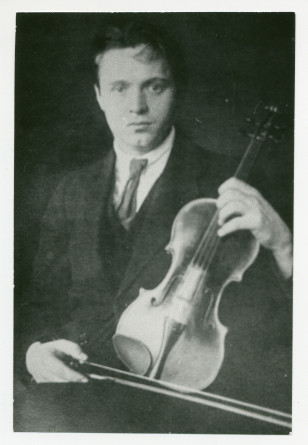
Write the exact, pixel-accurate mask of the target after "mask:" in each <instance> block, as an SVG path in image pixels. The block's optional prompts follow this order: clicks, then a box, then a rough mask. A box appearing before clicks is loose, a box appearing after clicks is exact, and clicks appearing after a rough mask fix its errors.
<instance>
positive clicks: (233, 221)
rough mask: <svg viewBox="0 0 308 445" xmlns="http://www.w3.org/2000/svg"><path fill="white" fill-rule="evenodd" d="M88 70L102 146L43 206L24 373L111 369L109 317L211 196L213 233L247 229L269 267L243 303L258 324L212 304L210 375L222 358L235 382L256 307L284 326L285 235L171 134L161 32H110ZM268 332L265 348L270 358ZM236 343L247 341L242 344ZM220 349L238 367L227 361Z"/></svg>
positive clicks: (288, 257) (174, 62)
mask: <svg viewBox="0 0 308 445" xmlns="http://www.w3.org/2000/svg"><path fill="white" fill-rule="evenodd" d="M95 64H96V67H97V81H96V83H95V86H94V88H95V94H96V98H97V102H98V105H99V107H100V108H101V110H102V111H103V112H104V114H105V118H106V120H107V123H108V125H109V128H110V130H111V132H112V134H113V137H114V145H113V148H112V150H111V151H110V152H109V154H108V155H107V156H106V157H105V158H104V159H103V160H102V161H99V162H97V163H95V164H94V165H91V166H90V167H86V168H84V169H82V170H80V171H76V172H73V173H71V174H69V175H67V176H66V177H65V178H64V179H63V181H62V182H61V183H60V184H59V186H58V187H57V189H56V191H55V193H54V195H53V197H52V199H51V201H50V203H49V205H48V208H47V210H46V213H45V216H44V218H43V222H42V231H41V239H40V247H39V251H38V254H37V257H36V261H35V266H34V287H33V296H32V299H31V301H30V304H29V305H28V308H27V311H25V314H26V315H25V316H24V319H25V320H26V324H27V323H28V321H29V320H31V324H30V329H29V326H27V328H25V331H26V333H27V342H25V343H26V346H27V348H28V349H27V353H26V366H27V369H28V372H29V373H30V374H31V375H32V377H33V379H34V380H35V381H36V382H76V381H78V382H79V381H81V382H86V381H87V378H86V377H85V376H83V375H82V374H80V373H79V372H77V371H75V370H73V369H71V368H70V367H68V366H67V365H65V364H64V363H63V361H62V360H61V354H68V355H70V356H72V357H74V358H76V359H77V360H80V361H81V362H82V361H84V360H86V359H87V357H90V358H91V360H92V361H94V360H97V361H99V362H100V363H104V364H111V365H113V366H121V363H120V361H119V360H118V358H117V357H116V355H115V353H114V350H113V347H112V343H111V337H112V335H113V333H114V332H115V328H116V324H117V321H118V320H119V317H120V316H121V313H122V312H123V310H124V309H125V308H126V307H127V306H128V305H129V303H130V302H131V301H133V300H134V299H135V298H136V297H137V296H138V291H139V288H140V287H141V286H142V287H144V288H147V289H150V288H153V287H154V286H156V285H157V284H158V283H159V282H160V281H161V280H162V279H163V277H164V275H165V274H166V272H167V270H168V266H169V264H170V259H168V257H167V255H166V254H165V251H164V247H165V246H166V245H167V243H168V239H169V238H170V232H171V227H172V222H173V220H174V218H175V216H176V214H177V212H178V211H179V210H180V209H181V208H182V207H183V205H185V204H186V203H188V202H190V201H191V200H193V199H197V198H200V197H215V198H216V197H217V191H218V199H217V208H218V211H219V225H220V229H219V231H218V235H219V236H220V237H223V236H226V235H227V234H229V233H232V232H235V231H237V230H249V231H250V232H251V233H252V234H253V235H254V236H255V238H256V239H257V241H258V242H259V243H260V244H261V246H262V247H263V248H264V252H263V253H262V254H261V255H263V256H262V258H265V257H266V263H264V264H266V266H265V268H266V269H267V271H268V268H269V267H270V268H272V269H271V271H274V272H270V277H271V279H270V280H269V281H270V282H269V283H267V282H266V283H265V284H264V287H265V288H267V292H266V296H264V297H262V298H263V299H262V300H259V301H258V300H257V297H255V298H254V299H252V300H253V302H252V303H251V300H249V302H250V303H251V304H255V305H256V307H257V306H258V305H260V306H261V305H263V304H264V306H263V308H262V311H261V312H262V316H261V318H260V317H259V315H258V312H257V311H256V308H252V307H251V308H250V307H248V306H247V307H244V309H245V310H246V309H247V312H248V313H250V309H251V311H252V312H253V314H252V315H253V316H252V319H253V320H254V322H253V323H252V324H251V319H250V318H248V319H247V326H246V325H245V323H244V325H243V324H242V325H241V323H243V320H242V319H241V317H240V316H239V319H237V318H236V317H235V311H234V306H236V304H235V303H234V301H233V302H232V303H229V306H226V308H225V309H224V310H223V309H222V312H223V313H224V314H227V318H228V316H229V314H231V318H230V320H229V321H230V322H231V324H232V322H233V323H234V325H230V324H229V325H228V326H229V328H230V332H231V331H232V329H233V334H231V333H230V335H229V334H228V336H229V340H228V339H227V346H226V366H225V365H223V369H222V371H221V373H222V376H223V377H222V378H224V366H225V367H226V369H227V368H228V363H229V364H230V366H231V368H230V369H232V373H231V374H230V375H231V380H232V379H234V380H236V376H237V375H242V374H241V372H243V375H246V374H245V373H246V372H248V370H249V369H252V368H251V366H252V365H250V364H249V358H250V355H251V356H252V357H253V356H254V357H256V358H257V359H258V358H259V359H260V356H259V357H258V354H259V353H260V351H261V350H262V348H263V349H264V347H263V346H264V344H263V329H264V327H263V324H261V325H260V326H259V327H260V332H259V333H257V336H259V337H260V342H259V343H258V342H257V343H258V344H257V345H255V341H254V338H255V335H256V326H255V325H254V323H256V324H258V323H260V320H262V322H263V323H264V317H263V315H264V312H266V311H267V309H268V308H270V309H273V310H274V311H276V313H277V314H278V316H277V320H278V321H277V320H276V322H275V323H276V324H279V320H280V318H281V320H282V325H283V320H285V318H284V315H281V317H280V315H279V313H280V312H281V310H280V309H277V308H281V307H283V310H287V309H285V307H286V306H287V303H286V301H288V297H287V296H285V295H281V294H283V292H284V290H283V289H284V287H286V286H285V282H287V281H288V280H289V279H290V277H291V275H292V237H291V233H290V230H289V229H288V227H287V225H286V224H285V223H284V221H283V220H282V219H281V217H280V216H279V215H278V213H277V212H276V211H275V210H274V208H273V207H272V206H271V205H270V204H269V203H268V202H267V201H266V200H265V199H264V198H263V196H262V195H261V194H260V193H259V192H258V191H257V190H256V189H255V188H254V187H252V186H251V185H248V184H246V183H244V182H242V181H239V180H236V179H234V178H230V175H231V172H232V171H234V170H233V166H232V165H231V164H232V163H231V161H226V160H224V159H223V158H222V157H221V156H218V155H215V154H212V153H210V152H206V151H205V150H202V149H201V148H199V147H196V146H195V145H194V144H193V143H192V142H191V141H188V140H186V139H185V138H183V137H182V136H181V135H180V133H179V132H178V130H176V129H175V127H174V118H175V109H176V104H177V100H178V97H179V94H180V90H181V88H182V85H183V81H184V77H185V76H184V67H183V64H182V60H181V58H179V56H178V50H177V48H176V46H173V45H172V43H171V42H170V40H168V39H166V37H165V36H164V34H163V33H161V32H160V31H159V32H157V31H156V30H155V29H151V28H150V27H148V26H146V27H145V26H142V25H141V24H138V23H137V24H136V23H131V24H128V25H125V26H124V27H110V28H108V29H107V30H106V32H105V35H104V37H103V39H102V40H101V41H99V42H98V46H97V51H96V57H95ZM228 178H229V179H228ZM262 261H263V260H262ZM262 273H263V272H262ZM262 273H261V274H260V275H259V277H258V278H259V279H260V278H261V277H262ZM275 274H276V276H277V277H276V278H275V279H274V280H273V275H275ZM264 287H263V289H264ZM261 290H262V288H261ZM251 293H252V294H253V293H254V290H253V289H252V292H251ZM275 295H280V296H278V297H277V298H276V297H275ZM275 298H276V299H275ZM228 300H230V299H228ZM272 301H275V303H272ZM246 302H247V300H246ZM250 303H249V304H250ZM246 304H248V303H246ZM266 305H268V306H266ZM273 305H274V306H273ZM239 308H240V311H241V310H242V308H243V306H240V305H239ZM268 314H270V312H268ZM250 316H251V314H250ZM262 317H263V318H262ZM270 317H271V315H268V319H267V322H268V323H270V319H271V318H270ZM279 317H280V318H279ZM136 322H137V320H136ZM28 324H29V323H28ZM238 326H239V327H240V328H241V329H242V328H243V327H245V328H247V327H248V331H247V333H245V332H243V331H242V330H241V334H239V331H240V329H239V327H238ZM283 326H284V325H283ZM283 329H284V327H283ZM278 330H279V328H278V327H277V332H278ZM250 331H251V332H252V337H253V340H252V341H251V336H250V334H249V332H250ZM277 332H276V334H275V336H274V337H272V339H271V341H272V344H271V345H270V346H266V347H267V348H269V349H270V351H271V352H272V350H273V349H272V348H275V347H276V346H275V341H276V340H277V339H279V338H280V333H277ZM279 332H280V331H279ZM232 335H233V337H232ZM240 336H242V337H245V336H247V339H248V340H247V343H245V345H243V344H242V343H241V341H242V339H239V337H240ZM236 339H237V340H239V342H238V345H237V344H234V341H235V340H236ZM237 340H236V341H237ZM283 341H284V340H283ZM260 345H261V346H260ZM241 348H242V350H241ZM258 348H259V349H258ZM265 349H266V348H265ZM232 351H233V352H235V357H236V358H239V357H241V359H240V360H239V362H240V364H237V365H236V364H235V365H234V363H233V362H232V359H231V361H230V354H231V352H232ZM266 353H268V351H267V352H266ZM233 357H234V356H233ZM244 359H245V360H246V361H247V363H246V364H245V366H244V368H245V369H244V370H243V366H242V363H243V360H244ZM231 362H232V363H231ZM251 362H252V360H251ZM284 371H285V370H284V369H283V371H282V372H284ZM230 375H228V377H226V379H227V383H228V385H229V387H232V382H231V381H230ZM252 380H253V379H252ZM263 383H264V382H263ZM214 385H215V384H214ZM261 385H262V382H261ZM234 388H236V385H235V386H234ZM234 391H236V389H234Z"/></svg>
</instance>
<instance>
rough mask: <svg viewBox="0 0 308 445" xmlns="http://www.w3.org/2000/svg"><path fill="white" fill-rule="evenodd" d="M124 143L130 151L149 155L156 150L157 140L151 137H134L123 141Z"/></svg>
mask: <svg viewBox="0 0 308 445" xmlns="http://www.w3.org/2000/svg"><path fill="white" fill-rule="evenodd" d="M123 143H124V145H125V147H126V149H127V150H128V151H132V152H138V153H147V152H149V151H151V150H153V149H154V148H156V146H157V144H156V145H155V140H153V139H152V138H149V137H132V138H127V139H126V140H123Z"/></svg>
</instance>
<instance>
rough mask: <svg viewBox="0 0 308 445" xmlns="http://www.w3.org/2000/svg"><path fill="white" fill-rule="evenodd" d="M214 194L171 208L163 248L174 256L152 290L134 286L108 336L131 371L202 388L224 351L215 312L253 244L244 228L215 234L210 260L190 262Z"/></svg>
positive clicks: (223, 330) (245, 264)
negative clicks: (135, 290) (131, 297)
mask: <svg viewBox="0 0 308 445" xmlns="http://www.w3.org/2000/svg"><path fill="white" fill-rule="evenodd" d="M216 211H217V209H216V203H215V200H214V199H205V198H201V199H197V200H195V201H192V202H190V203H189V204H187V205H186V206H184V207H183V208H182V209H181V210H180V212H179V213H178V214H177V216H176V218H175V220H174V223H173V226H172V232H171V239H170V242H169V244H168V246H167V247H166V251H167V252H168V253H170V254H171V255H172V262H171V266H170V268H169V271H168V272H167V274H166V276H165V278H164V279H163V281H162V282H161V283H160V284H159V286H157V287H156V288H155V289H153V290H144V289H140V293H139V296H138V298H137V299H136V300H135V301H133V303H132V304H131V305H130V306H129V307H128V308H127V309H126V310H125V311H124V312H123V314H122V316H121V318H120V320H119V323H118V326H117V330H116V333H115V335H114V337H113V343H114V347H115V350H116V352H117V354H118V356H119V358H120V359H121V360H122V361H123V362H124V363H125V364H126V365H127V367H128V368H129V369H130V370H131V371H132V372H135V373H137V374H141V375H146V376H148V377H150V378H151V377H152V378H158V379H161V380H163V381H166V382H172V383H175V384H178V385H181V386H186V387H190V388H194V389H204V388H206V387H207V386H209V385H210V384H211V383H212V382H213V381H214V380H215V378H216V376H217V374H218V372H219V370H220V368H221V365H222V362H223V358H224V342H225V336H226V333H227V330H228V329H227V328H226V327H225V326H223V325H222V324H221V322H220V321H219V316H218V308H219V302H220V299H221V296H222V293H223V290H224V288H225V287H226V286H227V285H228V283H230V282H231V281H240V280H241V279H242V276H243V274H244V272H245V271H246V269H247V268H248V267H249V266H250V265H251V264H252V263H253V262H254V260H255V258H256V256H257V254H258V251H259V244H258V242H257V241H256V240H255V238H254V237H253V236H252V235H251V233H250V232H248V231H238V232H236V233H233V234H231V235H228V236H226V237H224V238H222V239H219V240H218V243H217V244H216V247H215V248H213V246H211V245H210V246H209V249H210V254H211V251H213V252H214V253H215V255H213V257H210V261H207V262H206V264H202V262H201V261H199V262H198V261H195V260H194V258H195V252H196V250H197V249H198V246H199V245H200V243H201V240H202V236H203V234H204V230H205V228H206V227H207V226H210V225H211V221H212V220H213V218H214V217H215V212H216Z"/></svg>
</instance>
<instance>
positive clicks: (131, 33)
mask: <svg viewBox="0 0 308 445" xmlns="http://www.w3.org/2000/svg"><path fill="white" fill-rule="evenodd" d="M93 43H94V45H93V59H94V76H95V77H94V82H95V83H97V80H98V79H97V65H98V56H99V55H102V54H104V53H105V52H106V51H108V50H110V49H116V48H134V47H136V46H138V45H140V44H145V45H147V47H148V48H150V49H151V50H152V52H151V59H152V60H154V59H158V58H162V59H165V60H166V61H167V63H168V65H169V68H170V70H171V74H172V77H173V79H174V82H175V85H176V88H177V90H183V89H185V87H186V84H187V70H186V66H185V61H184V57H183V54H182V52H181V50H180V47H179V44H177V43H175V42H174V41H173V39H172V38H171V37H170V36H169V34H168V33H167V31H166V30H165V29H163V28H161V27H158V26H157V25H154V24H152V23H151V24H150V23H147V22H141V21H130V22H127V23H124V24H123V23H122V24H113V25H107V26H104V27H103V29H102V30H101V31H100V32H99V33H98V34H97V35H96V38H95V39H94V42H93Z"/></svg>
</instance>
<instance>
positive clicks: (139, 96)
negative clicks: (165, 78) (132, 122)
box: [129, 89, 148, 114]
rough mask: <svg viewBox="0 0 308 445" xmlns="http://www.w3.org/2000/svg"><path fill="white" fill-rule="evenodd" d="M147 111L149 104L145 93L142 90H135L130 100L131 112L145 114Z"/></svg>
mask: <svg viewBox="0 0 308 445" xmlns="http://www.w3.org/2000/svg"><path fill="white" fill-rule="evenodd" d="M147 111H148V104H147V98H146V95H145V93H144V92H143V91H142V90H140V89H136V90H133V91H132V92H131V95H130V99H129V112H130V113H134V114H144V113H146V112H147Z"/></svg>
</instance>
